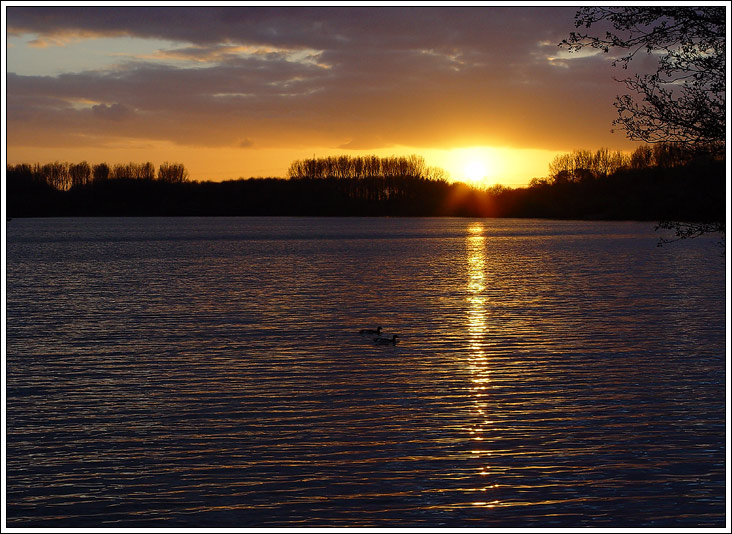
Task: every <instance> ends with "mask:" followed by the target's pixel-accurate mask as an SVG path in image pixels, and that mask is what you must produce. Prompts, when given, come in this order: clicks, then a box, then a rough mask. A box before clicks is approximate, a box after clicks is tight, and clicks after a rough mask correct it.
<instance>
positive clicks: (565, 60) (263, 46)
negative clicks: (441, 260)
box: [3, 2, 637, 186]
mask: <svg viewBox="0 0 732 534" xmlns="http://www.w3.org/2000/svg"><path fill="white" fill-rule="evenodd" d="M577 9H578V8H577V7H550V6H547V7H518V6H516V7H496V6H492V5H484V6H476V5H470V6H455V7H453V5H451V6H445V7H418V6H414V7H387V6H381V7H380V6H376V5H370V6H350V5H345V6H328V7H315V6H290V7H288V6H284V5H279V6H277V5H270V6H258V7H255V6H245V5H241V6H237V5H231V6H227V7H195V6H191V7H175V6H170V7H149V6H147V7H146V6H139V7H114V6H105V7H83V6H79V7H25V6H22V5H13V3H12V2H10V3H6V4H4V6H3V10H4V11H5V15H6V17H4V20H5V31H6V37H7V49H6V58H5V59H6V61H7V63H6V66H7V68H6V76H7V79H6V81H7V84H6V88H7V89H6V106H7V108H6V113H5V114H4V115H5V117H6V119H5V120H6V128H7V162H8V163H10V164H16V163H22V162H27V163H36V162H39V163H45V162H49V161H69V162H78V161H82V160H86V161H88V162H89V163H99V162H107V163H110V164H114V163H121V162H129V161H134V162H146V161H150V162H152V163H153V164H154V165H156V166H158V165H159V164H160V163H162V162H164V161H170V162H180V163H183V164H184V165H185V166H186V168H188V170H189V171H190V173H191V178H192V179H195V180H223V179H236V178H240V177H245V178H246V177H250V176H285V175H286V172H287V168H288V166H289V164H290V163H291V162H292V161H293V160H295V159H302V158H309V157H313V156H315V157H323V156H328V155H334V154H349V155H364V154H376V155H380V156H387V155H400V154H419V155H422V156H424V158H425V159H426V161H427V163H428V164H430V165H435V166H439V167H442V168H444V169H445V170H447V171H448V172H449V173H450V176H451V178H452V179H454V180H464V181H469V182H474V183H477V184H480V185H483V184H485V185H490V184H493V183H501V184H504V185H509V186H518V185H524V184H527V183H528V182H529V180H530V179H531V178H533V177H538V176H545V175H546V174H547V167H548V164H549V162H550V161H551V160H552V159H553V158H554V156H555V155H556V154H557V153H563V152H570V151H572V150H574V149H578V148H587V149H592V150H594V149H597V148H599V147H601V146H606V147H608V148H611V149H621V150H632V149H633V148H634V147H635V146H637V144H635V143H631V142H629V141H628V140H627V139H626V138H625V136H624V134H623V132H616V133H611V131H610V130H611V128H612V120H613V119H614V118H615V115H616V112H615V109H614V107H613V101H614V97H615V96H616V95H617V94H620V93H622V92H623V89H624V87H623V86H622V85H621V84H620V83H618V82H616V81H614V80H613V76H615V77H618V76H622V75H623V73H622V72H618V69H617V68H613V67H612V66H611V65H610V62H611V58H609V57H608V56H607V55H603V54H589V53H585V54H582V55H579V54H569V53H567V52H566V51H565V50H563V49H561V48H559V47H558V46H557V45H558V43H559V42H560V41H561V40H562V39H564V38H566V37H567V36H568V34H569V32H570V31H572V30H574V14H575V12H576V10H577Z"/></svg>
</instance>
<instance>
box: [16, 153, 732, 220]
mask: <svg viewBox="0 0 732 534" xmlns="http://www.w3.org/2000/svg"><path fill="white" fill-rule="evenodd" d="M6 176H7V207H8V216H10V217H41V216H177V215H193V216H210V215H222V216H233V215H243V216H246V215H291V216H458V217H537V218H555V219H557V218H559V219H616V220H656V221H663V220H686V221H715V222H718V221H721V222H722V223H723V221H724V218H725V163H724V159H723V158H722V157H720V156H719V155H718V153H717V152H714V151H709V152H699V151H698V150H695V151H690V150H688V149H685V148H683V147H681V146H679V145H675V144H671V143H663V144H658V145H652V146H649V145H643V146H640V147H638V149H636V150H635V152H633V153H632V154H622V153H620V152H612V151H610V150H608V149H605V148H601V149H599V150H597V151H595V152H592V151H588V150H575V151H573V152H572V153H569V154H562V155H560V156H557V158H555V160H554V161H553V162H552V163H551V164H550V166H549V174H548V176H546V177H544V178H535V179H533V180H532V181H531V183H530V185H529V186H528V187H520V188H513V189H512V188H508V187H504V186H501V185H497V186H493V187H490V188H487V189H480V188H477V187H471V186H468V185H466V184H464V183H461V182H449V181H448V177H447V173H445V172H444V171H443V170H442V169H439V168H434V167H429V166H427V165H426V164H425V161H424V159H423V158H422V157H420V156H403V157H396V156H394V157H387V158H379V157H377V156H363V157H350V156H338V157H328V158H312V159H305V160H298V161H294V162H293V163H292V164H291V165H290V168H289V170H288V176H287V178H249V179H238V180H227V181H223V182H212V181H192V180H190V179H189V175H188V172H187V170H186V169H185V167H184V166H183V165H182V164H180V163H167V162H166V163H163V164H162V165H160V167H159V168H158V169H157V171H156V170H155V168H154V166H153V165H152V164H151V163H143V164H136V163H129V164H119V165H114V166H109V165H107V164H104V163H101V164H97V165H89V164H88V163H86V162H81V163H77V164H69V163H58V162H56V163H48V164H45V165H40V164H36V165H30V164H20V165H8V166H7V173H6Z"/></svg>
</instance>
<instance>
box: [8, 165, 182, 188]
mask: <svg viewBox="0 0 732 534" xmlns="http://www.w3.org/2000/svg"><path fill="white" fill-rule="evenodd" d="M7 172H8V177H9V178H8V179H9V180H10V179H11V178H10V177H12V178H13V179H15V180H25V181H32V182H36V183H44V184H47V185H49V186H51V187H53V188H54V189H58V190H59V191H68V190H69V189H71V188H73V187H81V186H85V185H88V184H90V183H92V182H101V181H104V180H159V181H161V182H167V183H182V182H185V181H187V180H188V178H189V175H188V171H187V170H186V168H185V166H184V165H183V164H182V163H168V162H167V161H166V162H164V163H163V164H161V165H160V167H159V168H158V170H157V173H156V172H155V166H154V165H153V164H152V163H150V162H147V163H132V162H131V163H118V164H116V165H113V166H111V167H110V166H109V165H108V164H106V163H98V164H96V165H90V164H89V163H87V162H86V161H82V162H81V163H68V162H58V161H56V162H53V163H46V164H43V165H41V164H39V163H36V164H35V165H30V164H28V163H21V164H18V165H8V166H7Z"/></svg>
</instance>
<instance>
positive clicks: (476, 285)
mask: <svg viewBox="0 0 732 534" xmlns="http://www.w3.org/2000/svg"><path fill="white" fill-rule="evenodd" d="M484 233H485V227H484V226H483V223H481V222H475V223H472V224H470V225H469V226H468V228H467V237H466V259H467V267H468V268H467V273H468V282H467V290H468V297H467V301H468V333H469V337H470V341H469V343H470V357H469V365H470V371H471V375H472V376H471V382H472V384H473V386H472V387H471V395H472V398H473V411H474V416H475V419H476V420H477V421H478V423H477V424H476V425H475V426H474V427H473V428H471V430H470V438H471V440H472V441H474V442H477V443H483V442H484V437H483V433H484V432H486V431H487V430H488V427H489V426H490V424H491V421H490V418H489V417H488V414H489V411H488V402H487V397H488V394H489V391H490V367H489V358H488V356H487V354H486V352H485V348H484V347H485V336H486V333H487V332H488V316H487V302H488V299H487V297H486V294H485V293H486V285H487V283H488V281H487V280H486V263H487V261H488V259H487V257H486V238H485V235H484ZM486 446H489V445H488V444H487V445H486ZM472 452H473V453H474V454H476V455H477V456H479V457H483V456H486V451H484V450H475V451H472ZM478 474H479V475H480V476H481V477H487V476H490V474H491V473H490V466H488V465H483V466H482V467H480V468H479V471H478ZM488 487H491V486H490V485H489V486H488ZM485 489H486V488H485V487H483V488H481V490H482V491H485ZM472 504H473V506H476V507H490V508H493V507H495V506H500V504H501V503H500V501H498V500H494V501H490V502H483V501H479V502H473V503H472Z"/></svg>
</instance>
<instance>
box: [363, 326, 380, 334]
mask: <svg viewBox="0 0 732 534" xmlns="http://www.w3.org/2000/svg"><path fill="white" fill-rule="evenodd" d="M358 333H359V334H361V335H363V334H376V335H377V336H380V335H381V327H380V326H377V327H376V330H370V329H368V328H364V329H363V330H359V332H358Z"/></svg>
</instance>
